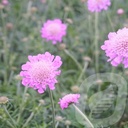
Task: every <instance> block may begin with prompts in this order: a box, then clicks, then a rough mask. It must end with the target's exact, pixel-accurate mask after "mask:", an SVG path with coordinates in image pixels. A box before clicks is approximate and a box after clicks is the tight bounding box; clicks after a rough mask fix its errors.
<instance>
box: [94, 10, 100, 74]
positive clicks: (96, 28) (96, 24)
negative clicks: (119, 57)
mask: <svg viewBox="0 0 128 128" xmlns="http://www.w3.org/2000/svg"><path fill="white" fill-rule="evenodd" d="M94 45H95V70H96V73H98V71H99V53H98V52H99V50H98V47H99V46H98V12H96V13H95V40H94Z"/></svg>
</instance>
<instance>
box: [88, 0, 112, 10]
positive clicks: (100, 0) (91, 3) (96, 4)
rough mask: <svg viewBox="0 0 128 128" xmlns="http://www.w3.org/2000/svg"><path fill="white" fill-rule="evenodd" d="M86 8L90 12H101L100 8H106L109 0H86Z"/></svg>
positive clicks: (109, 3) (109, 2)
mask: <svg viewBox="0 0 128 128" xmlns="http://www.w3.org/2000/svg"><path fill="white" fill-rule="evenodd" d="M87 5H88V10H89V11H91V12H101V11H102V10H107V9H108V7H109V6H110V5H111V1H110V0H88V2H87Z"/></svg>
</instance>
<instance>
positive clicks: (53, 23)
mask: <svg viewBox="0 0 128 128" xmlns="http://www.w3.org/2000/svg"><path fill="white" fill-rule="evenodd" d="M66 29H67V26H66V24H63V23H62V21H61V20H60V19H55V20H48V21H47V22H46V23H44V26H43V27H42V29H41V36H42V38H45V39H47V40H52V43H53V44H56V43H57V41H59V42H61V41H62V37H63V36H65V35H66Z"/></svg>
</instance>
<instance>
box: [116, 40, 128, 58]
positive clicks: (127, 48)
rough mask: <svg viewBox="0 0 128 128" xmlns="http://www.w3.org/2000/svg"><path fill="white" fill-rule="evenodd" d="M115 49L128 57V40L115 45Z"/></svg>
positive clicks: (119, 53)
mask: <svg viewBox="0 0 128 128" xmlns="http://www.w3.org/2000/svg"><path fill="white" fill-rule="evenodd" d="M115 50H116V52H117V54H118V55H122V56H125V57H128V42H127V41H125V40H123V41H121V42H119V43H118V44H117V45H115Z"/></svg>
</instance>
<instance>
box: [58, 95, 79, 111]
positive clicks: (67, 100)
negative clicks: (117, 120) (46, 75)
mask: <svg viewBox="0 0 128 128" xmlns="http://www.w3.org/2000/svg"><path fill="white" fill-rule="evenodd" d="M79 98H80V94H68V95H66V96H64V97H63V98H62V99H60V101H59V104H60V107H61V108H62V109H65V108H68V106H69V105H70V104H72V103H78V99H79Z"/></svg>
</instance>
